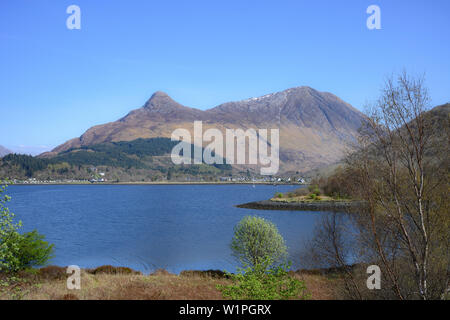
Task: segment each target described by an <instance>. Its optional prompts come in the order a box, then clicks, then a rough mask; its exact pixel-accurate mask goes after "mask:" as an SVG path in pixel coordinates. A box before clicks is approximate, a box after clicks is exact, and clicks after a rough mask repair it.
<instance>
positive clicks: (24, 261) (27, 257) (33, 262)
mask: <svg viewBox="0 0 450 320" xmlns="http://www.w3.org/2000/svg"><path fill="white" fill-rule="evenodd" d="M44 238H45V237H44V236H43V235H41V234H39V233H38V232H37V231H36V230H34V231H31V232H27V233H25V234H23V235H21V236H20V237H19V238H18V255H17V258H18V264H17V269H18V270H22V269H25V268H30V267H34V266H42V265H45V264H46V263H47V261H48V260H50V259H51V258H52V253H53V244H49V243H48V242H47V241H44Z"/></svg>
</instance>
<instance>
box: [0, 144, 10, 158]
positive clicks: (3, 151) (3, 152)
mask: <svg viewBox="0 0 450 320" xmlns="http://www.w3.org/2000/svg"><path fill="white" fill-rule="evenodd" d="M10 153H12V151H11V150H8V149H6V148H5V147H3V146H0V158H1V157H4V156H6V155H7V154H10Z"/></svg>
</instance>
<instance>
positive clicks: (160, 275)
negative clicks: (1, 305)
mask: <svg viewBox="0 0 450 320" xmlns="http://www.w3.org/2000/svg"><path fill="white" fill-rule="evenodd" d="M95 270H97V271H96V272H95ZM99 270H101V271H99ZM65 271H66V269H65V268H62V267H55V266H50V267H46V268H42V269H39V270H37V269H35V270H31V271H27V272H22V273H20V274H19V275H17V278H18V279H16V280H12V281H9V283H8V284H7V285H5V282H4V280H6V276H5V275H1V274H0V283H2V280H3V286H0V300H10V299H13V300H17V299H25V300H188V299H189V300H221V299H223V297H222V294H221V292H220V291H219V290H218V289H217V285H219V284H220V285H226V284H230V280H228V279H227V278H226V277H225V276H224V275H223V273H221V272H220V271H184V272H182V273H180V274H179V275H175V274H171V273H169V272H167V271H165V270H158V271H156V272H154V273H153V274H150V275H143V274H140V273H139V272H135V271H133V272H129V271H128V268H123V269H122V270H119V269H118V268H115V267H112V268H111V267H110V266H102V267H99V268H97V269H87V270H82V271H81V289H80V290H68V289H67V287H66V281H67V280H66V279H67V275H66V273H65ZM291 276H292V277H296V278H298V279H299V280H302V281H304V282H305V284H306V287H307V288H308V292H309V293H310V294H311V298H312V299H318V300H326V299H334V293H333V287H334V286H333V281H334V280H333V279H332V278H330V277H328V276H326V275H321V274H311V273H307V272H291Z"/></svg>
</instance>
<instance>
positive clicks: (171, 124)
mask: <svg viewBox="0 0 450 320" xmlns="http://www.w3.org/2000/svg"><path fill="white" fill-rule="evenodd" d="M362 119H363V115H362V113H360V112H359V111H358V110H356V109H354V108H353V107H352V106H351V105H349V104H348V103H346V102H344V101H342V100H341V99H339V98H338V97H337V96H335V95H333V94H331V93H328V92H319V91H317V90H315V89H312V88H310V87H296V88H291V89H288V90H285V91H282V92H277V93H272V94H268V95H265V96H262V97H258V98H250V99H247V100H242V101H237V102H228V103H224V104H221V105H219V106H217V107H214V108H212V109H208V110H205V111H202V110H199V109H195V108H190V107H186V106H183V105H181V104H180V103H178V102H176V101H174V100H173V99H172V98H170V97H169V96H168V95H167V94H166V93H164V92H160V91H158V92H155V93H154V94H153V95H152V96H151V98H150V99H149V100H148V101H147V102H146V103H145V104H144V105H143V106H142V107H141V108H139V109H136V110H133V111H131V112H130V113H128V114H127V115H126V116H125V117H123V118H121V119H119V120H118V121H115V122H110V123H106V124H103V125H98V126H94V127H92V128H90V129H89V130H87V131H86V132H85V133H84V134H83V135H81V136H80V137H79V138H74V139H72V140H69V141H67V142H66V143H64V144H62V145H60V146H58V147H56V148H55V149H54V150H52V152H50V153H46V154H43V155H42V156H43V157H52V156H55V155H57V154H58V153H61V152H64V151H67V150H69V149H73V148H80V147H83V146H89V145H94V144H99V143H105V142H117V141H131V140H135V139H138V138H153V137H170V136H171V134H172V132H173V131H174V130H175V129H177V128H185V129H188V130H189V131H190V132H191V134H192V132H193V122H194V121H196V120H201V121H203V132H204V131H205V130H206V129H209V128H217V129H219V130H221V131H222V132H223V133H225V129H226V128H233V129H237V128H241V129H243V130H247V129H249V128H253V129H272V128H278V129H279V130H280V171H281V172H286V171H300V172H304V171H308V170H311V169H314V168H317V167H321V166H325V165H328V164H330V163H333V162H335V161H338V160H339V159H340V158H341V157H342V156H343V153H344V150H345V149H346V145H347V143H348V142H349V141H352V140H353V139H355V137H356V135H357V130H358V128H359V127H360V124H361V121H362ZM203 147H204V146H203Z"/></svg>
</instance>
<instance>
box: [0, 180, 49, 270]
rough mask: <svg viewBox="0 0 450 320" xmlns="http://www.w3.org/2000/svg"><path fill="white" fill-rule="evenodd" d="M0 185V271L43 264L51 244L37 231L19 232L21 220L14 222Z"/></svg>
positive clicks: (3, 189)
mask: <svg viewBox="0 0 450 320" xmlns="http://www.w3.org/2000/svg"><path fill="white" fill-rule="evenodd" d="M5 189H6V185H4V186H2V187H0V271H6V272H17V271H19V270H23V269H26V268H29V267H33V266H40V265H43V264H45V263H46V262H47V261H48V260H49V259H50V257H51V254H52V251H53V245H50V244H48V243H47V242H46V241H44V240H43V239H44V236H42V235H40V234H39V233H38V232H37V231H32V232H27V233H25V234H20V233H19V232H18V230H19V228H20V227H21V226H22V222H21V221H19V222H17V223H15V222H14V214H13V213H11V212H10V211H9V209H8V208H7V207H5V203H6V202H8V201H9V200H10V197H8V196H6V195H4V196H2V194H3V193H4V192H5Z"/></svg>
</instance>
